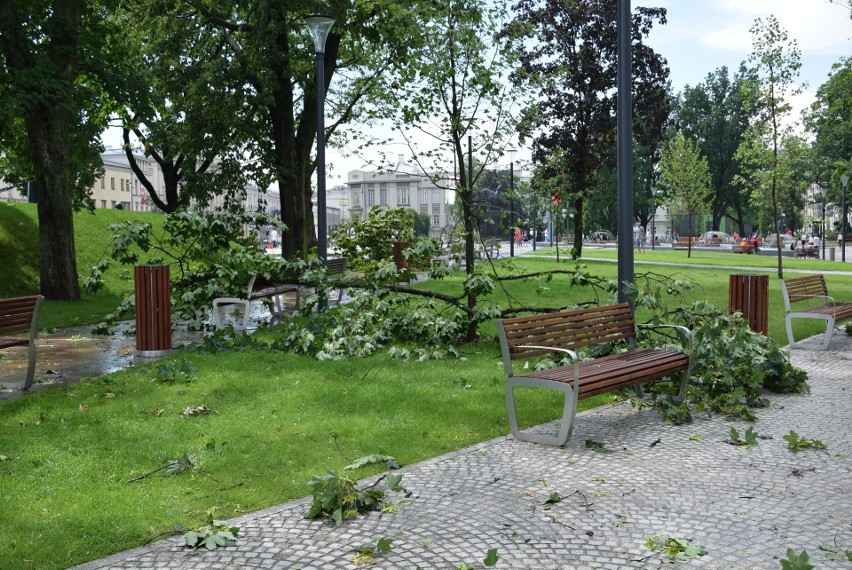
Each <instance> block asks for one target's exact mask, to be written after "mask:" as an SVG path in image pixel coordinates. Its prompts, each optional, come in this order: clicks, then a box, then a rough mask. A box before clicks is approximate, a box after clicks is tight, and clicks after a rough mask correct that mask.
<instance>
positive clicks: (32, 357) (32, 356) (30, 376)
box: [24, 339, 36, 391]
mask: <svg viewBox="0 0 852 570" xmlns="http://www.w3.org/2000/svg"><path fill="white" fill-rule="evenodd" d="M35 365H36V343H35V339H33V340H31V341H30V350H29V362H27V379H26V380H24V391H26V390H29V389H30V386H32V385H33V380H34V379H35Z"/></svg>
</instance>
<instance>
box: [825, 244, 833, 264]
mask: <svg viewBox="0 0 852 570" xmlns="http://www.w3.org/2000/svg"><path fill="white" fill-rule="evenodd" d="M826 249H827V250H828V251H827V253H828V260H829V261H834V246H829V247H827V248H826Z"/></svg>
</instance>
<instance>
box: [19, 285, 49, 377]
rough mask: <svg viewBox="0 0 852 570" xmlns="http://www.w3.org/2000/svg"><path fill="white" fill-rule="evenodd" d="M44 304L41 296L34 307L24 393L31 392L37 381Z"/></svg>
mask: <svg viewBox="0 0 852 570" xmlns="http://www.w3.org/2000/svg"><path fill="white" fill-rule="evenodd" d="M43 302H44V297H41V296H39V298H38V300H37V301H36V304H35V307H33V316H32V319H31V321H30V345H29V351H28V361H27V378H26V379H25V380H24V391H26V390H29V389H30V386H32V385H33V380H35V365H36V351H37V347H36V338H37V337H38V323H39V318H40V317H41V306H42V303H43Z"/></svg>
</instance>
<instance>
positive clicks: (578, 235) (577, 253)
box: [571, 198, 583, 259]
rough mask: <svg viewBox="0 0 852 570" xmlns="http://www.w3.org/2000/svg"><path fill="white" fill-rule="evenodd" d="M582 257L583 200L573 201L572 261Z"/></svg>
mask: <svg viewBox="0 0 852 570" xmlns="http://www.w3.org/2000/svg"><path fill="white" fill-rule="evenodd" d="M582 255H583V199H582V198H577V199H576V200H575V201H574V251H573V252H572V253H571V258H572V259H579V258H580V257H581V256H582Z"/></svg>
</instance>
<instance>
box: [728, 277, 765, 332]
mask: <svg viewBox="0 0 852 570" xmlns="http://www.w3.org/2000/svg"><path fill="white" fill-rule="evenodd" d="M728 308H729V310H730V311H731V312H732V313H733V312H740V313H742V314H743V318H745V319H746V320H747V321H748V326H749V328H750V329H751V330H753V331H754V332H759V333H761V334H767V333H768V332H769V276H768V275H747V274H739V275H738V274H733V275H731V276H730V279H729V288H728Z"/></svg>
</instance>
